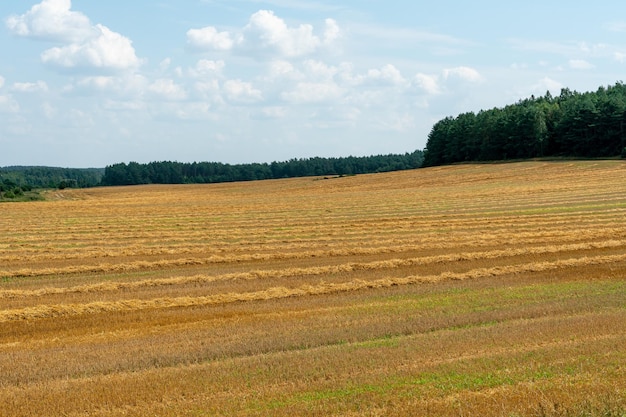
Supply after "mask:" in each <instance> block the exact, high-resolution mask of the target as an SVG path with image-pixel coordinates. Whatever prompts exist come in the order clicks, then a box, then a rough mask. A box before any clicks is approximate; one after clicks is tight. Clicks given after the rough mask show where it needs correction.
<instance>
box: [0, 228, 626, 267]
mask: <svg viewBox="0 0 626 417" xmlns="http://www.w3.org/2000/svg"><path fill="white" fill-rule="evenodd" d="M578 226H579V227H580V225H578ZM396 235H397V233H396ZM379 236H380V235H379ZM607 236H611V237H612V238H614V239H615V238H620V237H626V229H623V228H615V227H610V228H600V227H593V228H589V229H573V230H571V231H568V230H564V229H563V228H562V227H557V228H555V229H551V228H542V229H541V231H538V232H523V231H521V232H519V233H515V234H512V233H511V231H510V230H504V231H497V230H494V231H489V232H486V231H484V226H483V232H482V233H481V234H479V235H477V234H476V233H473V231H465V232H464V233H462V234H459V235H455V239H453V240H451V239H450V237H449V236H448V235H442V234H429V233H428V232H423V233H422V234H420V236H419V237H407V238H406V239H402V238H397V237H394V238H389V239H380V238H379V239H371V238H368V237H367V236H363V237H362V236H358V237H355V236H346V235H343V236H342V238H341V241H338V240H337V239H336V238H331V237H314V238H311V240H306V239H294V240H293V241H289V242H284V241H278V240H275V239H271V240H267V241H265V242H263V243H260V242H258V241H256V242H255V241H251V240H250V237H248V242H247V243H241V242H236V243H230V244H229V243H227V242H215V241H214V242H211V243H198V244H188V243H177V244H172V245H167V246H160V247H149V246H148V247H147V246H146V245H145V244H144V245H139V244H137V243H135V244H133V245H128V244H127V245H125V246H116V247H115V248H116V249H117V250H115V249H114V248H111V249H103V248H102V246H101V245H100V247H99V249H92V248H71V249H67V250H63V249H54V248H52V247H50V246H46V247H34V248H26V249H25V250H24V249H22V250H21V251H20V252H21V253H18V254H16V253H14V254H10V251H9V250H7V251H5V255H3V256H0V262H19V261H24V260H28V261H29V262H35V261H47V260H50V261H52V260H69V259H85V258H88V259H94V258H111V257H121V256H158V255H181V254H192V253H200V252H202V253H203V254H204V255H207V254H211V255H218V256H219V254H222V253H224V252H228V253H233V252H235V253H237V252H239V253H246V252H248V253H249V252H253V253H257V254H258V253H263V252H272V253H273V252H284V251H286V250H294V249H296V250H297V249H302V248H308V249H315V248H328V247H329V246H333V247H335V246H338V245H341V247H343V248H344V249H345V250H363V249H364V248H368V250H371V249H373V248H380V250H381V252H380V253H389V252H403V251H407V250H429V249H452V248H455V247H461V246H485V243H486V242H487V243H489V244H494V243H495V244H504V243H506V244H510V245H521V244H537V243H539V244H541V243H543V244H545V243H549V242H559V243H561V242H568V241H580V240H581V239H583V238H584V239H600V238H605V237H607ZM364 240H365V242H364ZM145 243H148V242H145ZM149 243H152V241H151V242H149ZM108 244H109V245H112V244H113V243H112V242H108ZM79 272H82V271H79ZM85 272H89V271H85ZM94 272H96V271H94ZM53 273H57V272H53ZM58 273H61V274H62V273H64V272H58ZM70 273H71V272H70ZM6 274H11V272H9V271H2V270H0V276H12V275H6ZM44 275H49V274H44ZM18 276H19V275H18ZM25 276H33V275H32V274H30V275H25Z"/></svg>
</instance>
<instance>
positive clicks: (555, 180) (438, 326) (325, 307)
mask: <svg viewBox="0 0 626 417" xmlns="http://www.w3.org/2000/svg"><path fill="white" fill-rule="evenodd" d="M625 219H626V163H624V162H622V161H575V162H572V161H563V162H524V163H511V164H501V165H496V164H494V165H461V166H454V167H440V168H429V169H422V170H415V171H404V172H396V173H386V174H375V175H362V176H356V177H343V178H329V179H321V178H300V179H289V180H276V181H262V182H249V183H232V184H214V185H179V186H139V187H125V188H97V189H87V190H63V191H56V192H51V193H50V194H48V201H44V202H31V203H11V204H2V205H0V232H1V233H2V239H1V240H0V416H11V417H16V416H155V415H156V416H212V415H225V416H247V415H258V416H267V415H272V416H327V415H336V416H361V415H365V416H380V415H393V416H415V415H417V416H419V415H432V416H446V415H449V416H453V415H454V416H456V415H466V416H468V415H495V416H583V415H598V416H600V415H602V416H623V415H626V414H625V411H624V410H626V224H625Z"/></svg>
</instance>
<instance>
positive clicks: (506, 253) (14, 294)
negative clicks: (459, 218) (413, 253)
mask: <svg viewBox="0 0 626 417" xmlns="http://www.w3.org/2000/svg"><path fill="white" fill-rule="evenodd" d="M625 245H626V240H610V241H603V242H587V243H577V244H569V245H552V246H540V247H533V248H520V249H502V250H492V251H482V252H463V253H455V254H448V255H436V256H424V257H416V258H408V259H388V260H384V261H373V262H349V263H344V264H341V265H330V266H318V267H308V268H284V269H274V270H255V271H250V272H237V273H230V274H223V275H205V274H198V275H193V276H182V277H172V278H162V279H148V280H141V281H134V282H104V283H96V284H86V285H77V286H73V287H67V288H58V287H44V288H39V289H37V290H4V291H3V290H0V299H3V298H5V299H6V298H23V297H40V296H45V295H58V294H70V293H93V292H105V291H106V292H108V291H119V290H129V289H138V288H146V287H159V286H172V285H185V284H193V283H198V284H201V283H210V282H216V281H229V280H254V279H267V278H286V277H292V276H317V275H326V274H337V273H346V272H355V271H364V270H382V269H395V268H400V267H411V266H417V265H428V264H435V263H446V262H459V261H474V260H481V259H496V258H504V257H514V256H523V255H543V254H553V253H559V252H570V251H582V250H589V249H608V248H618V247H621V246H625Z"/></svg>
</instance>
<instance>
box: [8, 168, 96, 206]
mask: <svg viewBox="0 0 626 417" xmlns="http://www.w3.org/2000/svg"><path fill="white" fill-rule="evenodd" d="M103 175H104V169H103V168H87V169H80V168H55V167H41V166H35V167H28V166H12V167H4V168H0V198H2V199H5V200H6V199H15V198H18V199H19V198H23V196H24V194H25V193H28V192H31V191H33V190H34V189H39V188H60V189H63V188H86V187H95V186H97V185H100V181H101V179H102V176H103Z"/></svg>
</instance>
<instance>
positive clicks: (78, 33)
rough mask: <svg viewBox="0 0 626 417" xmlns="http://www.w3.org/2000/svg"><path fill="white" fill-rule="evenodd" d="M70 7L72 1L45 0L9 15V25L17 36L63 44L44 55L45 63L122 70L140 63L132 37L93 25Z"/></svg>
mask: <svg viewBox="0 0 626 417" xmlns="http://www.w3.org/2000/svg"><path fill="white" fill-rule="evenodd" d="M71 7H72V2H71V0H44V1H42V2H41V3H39V4H36V5H34V6H33V7H32V8H31V9H30V10H29V11H28V12H26V13H25V14H23V15H21V16H11V17H9V18H8V19H7V20H6V25H7V27H8V28H9V30H10V31H11V32H12V33H13V34H15V35H17V36H22V37H26V38H33V39H39V40H47V41H51V42H60V43H61V44H62V46H58V47H54V48H51V49H48V50H46V51H44V52H43V53H42V54H41V60H42V62H44V63H45V64H48V65H50V66H52V67H55V68H59V69H63V70H70V69H72V70H91V69H96V70H99V71H111V70H113V71H119V70H126V69H132V68H136V67H138V66H140V65H141V60H140V59H139V58H138V57H137V55H136V54H135V49H134V48H133V46H132V42H131V40H130V39H128V38H127V37H125V36H123V35H121V34H119V33H116V32H113V31H112V30H110V29H109V28H107V27H106V26H104V25H101V24H96V25H93V24H92V23H91V21H90V20H89V18H88V17H87V16H85V15H84V14H82V13H80V12H76V11H72V10H71Z"/></svg>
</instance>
